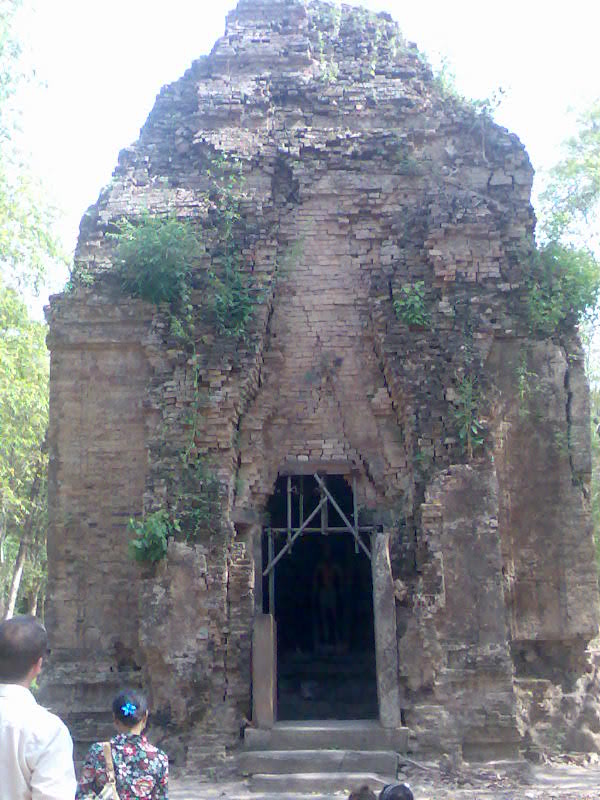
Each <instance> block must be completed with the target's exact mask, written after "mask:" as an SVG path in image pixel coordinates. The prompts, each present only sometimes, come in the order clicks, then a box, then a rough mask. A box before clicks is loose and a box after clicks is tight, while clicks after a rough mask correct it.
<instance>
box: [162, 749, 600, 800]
mask: <svg viewBox="0 0 600 800" xmlns="http://www.w3.org/2000/svg"><path fill="white" fill-rule="evenodd" d="M402 776H403V777H402V778H401V779H402V780H406V781H408V782H409V783H410V785H411V787H412V789H413V792H414V795H415V800H489V799H491V798H498V800H522V799H524V800H542V798H543V800H600V759H599V758H598V756H596V755H591V756H575V757H570V756H565V757H562V758H556V759H553V760H551V761H550V760H548V761H546V762H544V763H542V764H536V765H530V764H526V765H522V766H520V767H518V766H515V765H505V764H502V763H497V764H487V765H481V766H478V767H474V766H461V767H460V768H458V769H452V768H451V767H450V766H449V765H447V764H444V763H443V762H442V763H441V764H435V763H427V764H423V763H418V762H411V763H405V764H404V765H403V768H402ZM348 788H349V789H351V788H355V787H351V786H349V787H348ZM347 796H348V792H336V793H335V794H329V795H324V794H319V793H314V794H311V795H302V796H301V795H293V794H285V795H284V794H270V795H264V794H258V793H253V792H252V791H251V789H250V787H249V785H248V784H247V783H246V782H237V783H233V782H227V783H203V782H198V781H195V782H190V781H185V780H176V781H172V783H171V788H170V791H169V797H170V798H171V800H219V798H227V800H259V798H264V799H265V800H267V798H268V800H280V798H281V800H283V798H286V800H296V799H297V800H300V798H301V797H303V798H304V797H305V798H310V800H343V798H346V797H347Z"/></svg>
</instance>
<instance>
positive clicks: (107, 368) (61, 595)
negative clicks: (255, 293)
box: [44, 290, 153, 740]
mask: <svg viewBox="0 0 600 800" xmlns="http://www.w3.org/2000/svg"><path fill="white" fill-rule="evenodd" d="M152 313H153V310H152V309H150V308H148V307H147V306H144V305H143V304H141V303H139V302H135V301H129V302H128V301H117V300H115V299H114V298H108V297H106V296H103V295H101V294H98V293H96V292H94V291H92V290H81V291H79V292H78V293H77V294H76V295H75V296H69V297H66V296H58V297H54V298H52V299H51V305H50V307H49V309H48V311H47V314H48V320H49V322H50V334H49V336H48V347H49V349H50V352H51V356H50V375H51V379H50V420H49V431H48V440H49V452H50V466H49V482H48V505H49V530H48V573H49V574H48V604H47V617H46V619H47V627H48V631H49V636H50V641H51V647H52V656H51V659H50V661H49V664H48V670H47V672H46V676H45V687H46V690H45V695H44V697H45V700H46V701H47V702H49V703H50V704H51V705H53V706H54V707H55V708H56V709H57V710H58V711H59V712H60V713H61V714H65V715H66V717H67V719H71V718H72V717H73V714H74V713H75V712H77V711H78V710H79V709H86V710H87V712H88V714H91V715H92V716H91V717H89V719H94V716H93V715H95V714H100V715H102V714H106V715H108V716H109V708H110V699H111V694H112V692H113V691H114V688H115V685H116V683H118V681H115V676H117V675H120V679H121V680H122V679H123V677H124V676H125V675H127V674H128V671H129V670H134V669H136V668H137V666H138V661H139V657H138V653H137V641H138V607H137V591H136V588H135V586H136V581H137V577H138V568H137V567H136V565H135V564H134V563H133V562H132V560H131V559H130V557H129V556H128V553H127V544H128V539H129V533H128V531H127V522H128V520H129V518H130V517H131V516H132V515H133V514H134V513H136V512H139V511H140V510H141V508H142V496H143V492H144V482H145V474H146V464H147V453H146V448H145V425H146V421H145V412H144V407H143V398H144V396H145V388H146V384H147V382H148V376H149V366H148V363H147V360H146V355H145V351H144V346H143V344H142V342H143V339H144V337H145V336H146V335H147V331H148V328H149V325H150V321H151V318H152ZM74 664H76V665H77V669H76V674H74V675H71V671H72V665H74ZM83 675H87V678H85V680H84V679H83V678H82V676H83ZM67 687H71V688H70V690H69V691H67ZM72 721H73V729H74V733H75V735H76V736H77V737H78V738H79V739H81V740H85V739H86V737H88V736H89V735H90V734H91V731H90V730H89V728H90V726H89V724H88V723H86V722H85V720H84V719H82V718H81V719H80V718H78V719H77V720H75V719H74V718H73V719H72ZM97 735H98V734H97V733H96V734H94V735H93V738H97Z"/></svg>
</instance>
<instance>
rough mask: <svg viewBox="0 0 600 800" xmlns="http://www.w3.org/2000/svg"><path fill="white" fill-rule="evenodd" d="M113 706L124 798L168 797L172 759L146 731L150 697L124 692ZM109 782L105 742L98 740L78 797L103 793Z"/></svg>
mask: <svg viewBox="0 0 600 800" xmlns="http://www.w3.org/2000/svg"><path fill="white" fill-rule="evenodd" d="M112 709H113V715H114V721H115V727H116V729H117V731H118V733H117V735H116V736H113V738H112V739H111V740H110V747H111V753H112V759H113V765H114V771H115V782H116V788H117V792H118V794H119V798H120V800H138V798H142V799H143V800H168V796H169V792H168V781H169V760H168V758H167V755H166V754H165V753H163V751H162V750H159V749H158V747H154V745H152V744H150V742H149V741H148V739H146V737H145V736H144V735H143V733H142V731H143V730H144V728H145V727H146V722H147V720H148V704H147V702H146V698H145V697H144V696H143V695H142V694H141V693H140V692H136V691H124V692H121V693H120V694H118V695H117V697H115V699H114V701H113V706H112ZM107 782H108V776H107V771H106V760H105V758H104V752H103V747H102V742H95V743H94V744H93V745H92V746H91V747H90V749H89V752H88V754H87V757H86V759H85V764H84V765H83V770H82V772H81V779H80V781H79V785H78V787H77V794H76V795H75V800H85V798H87V797H89V796H90V795H91V796H92V797H94V796H96V795H98V794H100V792H101V791H102V789H103V788H104V786H105V785H106V784H107Z"/></svg>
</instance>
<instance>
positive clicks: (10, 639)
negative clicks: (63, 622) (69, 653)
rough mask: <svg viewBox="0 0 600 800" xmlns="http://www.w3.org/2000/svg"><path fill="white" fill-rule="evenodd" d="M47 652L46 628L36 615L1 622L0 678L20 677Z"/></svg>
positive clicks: (6, 680)
mask: <svg viewBox="0 0 600 800" xmlns="http://www.w3.org/2000/svg"><path fill="white" fill-rule="evenodd" d="M47 652H48V634H47V633H46V628H44V626H43V625H42V623H41V622H39V621H38V620H37V619H36V618H35V617H28V616H24V617H13V618H12V619H7V620H5V621H4V622H0V682H2V683H13V682H15V681H22V680H23V678H25V676H26V675H27V673H28V672H29V670H30V669H31V668H32V667H33V666H34V665H35V664H37V662H38V661H39V660H40V658H42V657H43V656H45V655H46V653H47Z"/></svg>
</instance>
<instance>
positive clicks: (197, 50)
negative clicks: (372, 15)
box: [23, 0, 600, 290]
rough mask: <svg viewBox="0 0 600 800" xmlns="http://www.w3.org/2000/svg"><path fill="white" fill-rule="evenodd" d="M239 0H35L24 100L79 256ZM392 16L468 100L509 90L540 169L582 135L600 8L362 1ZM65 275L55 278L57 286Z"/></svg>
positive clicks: (509, 103) (501, 117)
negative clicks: (113, 189)
mask: <svg viewBox="0 0 600 800" xmlns="http://www.w3.org/2000/svg"><path fill="white" fill-rule="evenodd" d="M235 4H236V2H235V0H169V2H164V0H102V2H98V0H38V3H37V5H38V8H37V10H36V12H35V13H34V14H33V15H31V14H30V15H28V16H26V17H25V18H24V22H23V24H24V30H25V31H26V38H27V42H28V48H29V50H30V52H31V58H32V59H33V62H34V64H35V67H36V72H37V75H38V77H40V78H41V79H42V80H44V81H45V83H46V88H45V89H44V90H43V91H36V92H35V93H32V94H31V95H30V96H29V97H28V98H27V100H26V102H25V111H26V113H25V118H24V128H25V133H26V139H27V143H28V146H29V148H30V149H31V151H32V153H33V158H34V166H35V168H36V170H37V172H38V173H39V174H40V175H41V176H42V178H43V179H44V180H45V181H46V183H47V184H48V187H49V190H50V193H51V195H53V198H54V200H55V202H56V203H57V204H58V206H59V207H60V208H61V209H62V210H63V212H64V217H63V222H62V224H61V231H62V233H63V238H64V240H65V245H66V247H67V249H68V250H69V251H72V249H73V247H74V245H75V238H76V235H77V228H78V224H79V219H80V218H81V216H82V214H83V212H84V210H85V209H86V208H87V206H89V205H90V204H91V203H93V202H94V201H95V200H96V198H97V196H98V194H99V192H100V189H101V188H102V186H103V185H105V184H106V183H107V182H108V181H109V179H110V175H111V172H112V170H113V168H114V166H115V165H116V160H117V154H118V152H119V150H120V149H121V148H122V147H125V146H127V145H128V144H130V143H131V142H133V141H135V139H137V136H138V133H139V129H140V127H141V126H142V125H143V123H144V121H145V119H146V117H147V115H148V113H149V111H150V109H151V107H152V105H153V103H154V98H155V96H156V94H157V93H158V91H159V90H160V88H161V86H162V85H163V84H165V83H169V82H171V81H173V80H176V79H177V78H178V77H180V76H181V75H182V74H183V72H184V71H185V69H187V67H188V66H189V65H190V64H191V62H192V61H193V60H194V58H197V57H198V56H200V55H203V54H205V53H207V52H209V51H210V49H211V47H212V45H213V43H214V42H215V40H216V39H217V38H218V37H219V36H221V35H222V33H223V31H224V28H225V16H226V13H227V12H228V11H229V10H231V9H232V8H233V7H234V6H235ZM351 4H352V5H363V6H366V7H368V8H370V9H372V10H377V11H380V10H381V11H388V12H390V13H391V14H392V16H393V17H394V18H395V19H396V20H397V21H398V22H399V24H400V28H401V30H402V32H403V34H404V35H405V37H406V38H407V39H409V40H410V41H415V42H416V43H417V45H418V46H419V48H420V49H421V50H422V51H424V52H426V53H428V54H429V55H430V57H432V58H434V59H435V58H436V57H438V55H439V54H443V55H445V56H446V57H447V58H448V60H449V62H450V64H451V66H452V68H453V70H454V72H455V73H456V77H457V85H458V88H459V89H460V90H461V91H462V92H463V93H465V94H467V95H468V96H471V97H486V96H489V95H490V94H491V93H492V92H493V90H494V89H496V88H497V87H498V86H502V87H503V88H504V89H505V90H506V99H505V101H504V102H503V104H502V106H501V107H500V109H499V110H498V112H497V114H496V119H497V121H498V122H500V123H501V124H503V125H505V126H506V127H508V128H510V129H511V130H513V131H514V132H515V133H517V134H518V135H519V136H520V138H521V140H522V141H523V143H524V144H525V146H526V147H527V149H528V151H529V154H530V157H531V160H532V162H533V164H534V167H536V169H542V168H547V167H549V166H550V165H551V164H552V163H553V162H554V161H555V160H556V159H557V158H558V156H559V154H560V152H559V149H558V148H559V144H560V142H561V141H562V140H563V139H564V138H565V137H566V136H567V135H570V134H571V133H572V132H573V130H574V122H575V118H574V115H573V114H569V113H568V112H569V109H570V108H575V109H577V110H581V109H583V108H584V107H585V106H586V105H588V104H589V103H591V101H592V100H593V99H594V97H598V96H600V80H599V78H600V56H599V53H600V49H599V46H598V31H599V30H600V24H599V23H600V2H598V0H571V2H569V3H564V2H563V3H552V2H551V0H500V1H499V2H496V3H494V2H489V0H488V2H486V0H453V1H452V2H451V0H411V1H410V2H408V0H365V1H364V2H362V3H351ZM65 278H66V276H65V275H61V276H56V277H55V280H54V282H53V286H52V289H53V290H56V289H57V288H59V287H60V286H61V285H62V283H63V282H64V280H65Z"/></svg>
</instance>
